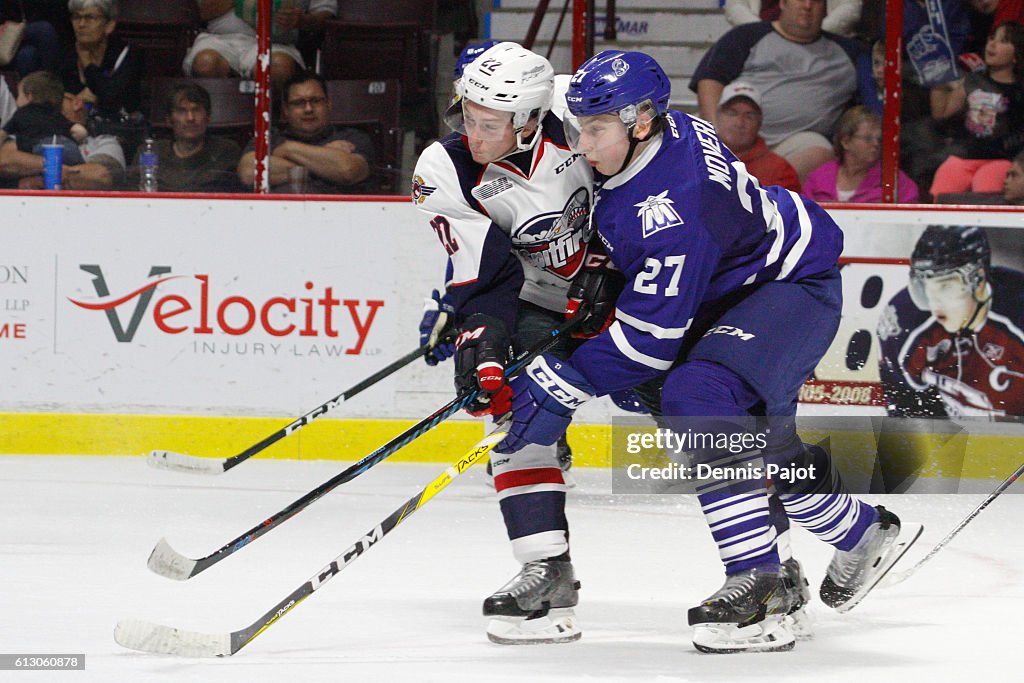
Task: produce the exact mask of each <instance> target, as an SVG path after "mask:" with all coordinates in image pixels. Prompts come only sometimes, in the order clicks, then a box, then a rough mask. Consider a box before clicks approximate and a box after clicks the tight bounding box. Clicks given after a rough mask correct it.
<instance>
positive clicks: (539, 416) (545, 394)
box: [494, 353, 595, 453]
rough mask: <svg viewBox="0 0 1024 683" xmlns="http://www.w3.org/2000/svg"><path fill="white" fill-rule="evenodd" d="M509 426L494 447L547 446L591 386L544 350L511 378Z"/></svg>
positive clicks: (590, 391)
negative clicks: (521, 371) (502, 437)
mask: <svg viewBox="0 0 1024 683" xmlns="http://www.w3.org/2000/svg"><path fill="white" fill-rule="evenodd" d="M511 386H512V426H511V427H510V428H509V430H508V436H506V437H505V440H504V441H502V442H501V443H500V444H498V446H497V448H495V449H494V450H496V451H498V452H499V453H515V452H516V451H518V450H520V449H521V448H523V446H526V445H527V444H531V443H537V444H541V445H542V446H550V445H551V444H553V443H555V442H556V441H558V438H559V437H560V436H562V434H564V433H565V430H566V428H567V427H568V426H569V423H570V422H572V415H573V413H575V412H576V409H577V408H579V407H580V406H581V405H583V404H584V403H585V402H587V401H588V400H590V399H591V398H593V396H594V391H595V390H594V387H593V386H591V384H590V382H588V381H587V380H586V379H584V378H583V375H581V374H580V373H578V372H577V371H576V370H575V369H574V368H573V367H572V366H571V365H569V364H568V363H567V362H565V361H562V360H559V359H557V358H555V357H554V356H552V355H551V354H547V353H545V354H544V355H542V356H540V357H539V358H537V359H536V360H534V361H533V362H532V363H530V364H529V365H528V366H527V367H526V371H525V372H524V373H523V374H521V375H519V376H517V377H515V378H514V379H513V380H512V382H511Z"/></svg>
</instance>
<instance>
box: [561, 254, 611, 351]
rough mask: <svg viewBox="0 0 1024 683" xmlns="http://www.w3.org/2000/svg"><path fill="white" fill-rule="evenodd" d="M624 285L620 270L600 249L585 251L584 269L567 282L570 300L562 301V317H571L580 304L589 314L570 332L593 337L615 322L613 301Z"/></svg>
mask: <svg viewBox="0 0 1024 683" xmlns="http://www.w3.org/2000/svg"><path fill="white" fill-rule="evenodd" d="M625 284H626V278H625V276H623V274H622V271H620V270H619V269H618V268H616V267H615V266H614V264H612V261H611V259H610V258H608V256H606V255H605V254H603V253H600V252H591V253H588V254H587V258H586V260H585V261H584V262H583V269H582V270H580V272H579V273H577V274H576V277H574V278H573V279H572V283H571V284H570V285H569V299H568V301H566V303H565V318H566V320H568V319H569V318H572V317H573V316H574V315H576V313H577V312H578V311H579V310H580V308H581V307H583V306H588V307H589V308H588V311H589V314H588V315H587V317H586V319H585V320H584V321H583V324H582V325H581V326H580V327H579V328H578V329H577V330H576V331H575V332H573V333H572V336H573V337H576V338H578V339H590V338H591V337H596V336H597V335H599V334H601V333H602V332H604V331H605V330H607V329H608V328H609V327H610V326H611V324H612V323H613V322H614V321H615V302H616V300H617V299H618V298H619V294H620V293H621V292H622V288H623V287H624V286H625Z"/></svg>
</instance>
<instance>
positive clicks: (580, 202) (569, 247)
mask: <svg viewBox="0 0 1024 683" xmlns="http://www.w3.org/2000/svg"><path fill="white" fill-rule="evenodd" d="M589 222H590V193H589V192H588V191H587V189H586V188H585V187H581V188H579V189H577V190H576V192H574V193H573V195H572V196H571V197H569V201H568V202H566V204H565V208H563V209H562V211H561V213H554V212H552V213H546V214H541V215H540V216H534V217H533V218H531V219H530V220H529V221H527V222H526V223H525V224H524V225H523V226H522V227H521V228H519V229H518V230H516V231H515V235H514V236H513V238H512V239H513V242H514V244H515V246H516V249H517V250H519V253H520V254H522V255H524V256H525V257H526V258H527V259H529V261H530V262H531V263H532V264H533V265H535V266H537V267H538V268H541V269H543V270H546V271H548V272H549V273H552V274H554V275H557V276H558V277H560V278H562V279H564V280H571V279H572V277H573V276H574V275H575V274H576V273H577V272H579V269H580V267H581V266H582V265H583V255H584V252H585V251H586V250H585V249H584V248H583V247H584V234H585V230H586V228H587V226H588V225H589Z"/></svg>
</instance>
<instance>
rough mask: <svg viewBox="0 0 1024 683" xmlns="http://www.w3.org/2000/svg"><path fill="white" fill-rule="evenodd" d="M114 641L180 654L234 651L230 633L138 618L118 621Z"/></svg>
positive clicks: (220, 654)
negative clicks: (167, 624) (193, 629)
mask: <svg viewBox="0 0 1024 683" xmlns="http://www.w3.org/2000/svg"><path fill="white" fill-rule="evenodd" d="M114 641H115V642H116V643H117V644H118V645H120V646H121V647H126V648H128V649H130V650H138V651H139V652H152V653H154V654H161V655H177V656H179V657H229V656H231V655H232V654H233V653H232V652H231V634H230V633H224V634H213V633H198V632H196V631H186V630H184V629H180V628H173V627H171V626H163V625H161V624H154V623H152V622H149V621H142V620H140V619H125V620H123V621H119V622H117V626H115V627H114Z"/></svg>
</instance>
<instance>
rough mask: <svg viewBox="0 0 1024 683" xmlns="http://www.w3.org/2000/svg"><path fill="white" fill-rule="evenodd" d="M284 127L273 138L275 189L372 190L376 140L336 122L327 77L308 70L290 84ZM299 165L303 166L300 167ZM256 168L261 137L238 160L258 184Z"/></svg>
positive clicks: (246, 180) (246, 179)
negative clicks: (337, 126)
mask: <svg viewBox="0 0 1024 683" xmlns="http://www.w3.org/2000/svg"><path fill="white" fill-rule="evenodd" d="M283 95H284V117H285V123H286V126H285V127H284V129H283V130H280V131H277V130H275V131H273V132H272V134H271V137H270V154H271V156H270V170H269V172H270V185H271V188H272V189H273V191H274V192H295V191H302V190H303V188H302V187H301V186H300V185H301V183H302V181H300V180H298V179H299V178H301V177H302V176H303V175H305V177H306V180H305V181H304V184H305V188H304V191H305V192H306V193H309V194H367V193H368V192H369V191H370V185H369V183H368V182H366V181H367V179H368V178H369V176H370V167H371V166H372V164H373V157H374V154H373V144H372V143H371V142H370V137H369V136H368V135H367V134H366V133H364V132H362V131H359V130H355V129H353V128H341V129H336V128H335V127H334V126H333V125H331V123H330V118H329V116H330V111H331V102H330V100H329V99H328V98H327V85H326V83H325V81H324V79H323V77H322V76H320V75H319V74H316V73H313V72H311V71H302V72H299V73H298V74H296V75H295V76H292V77H291V78H290V79H288V82H287V83H285V85H284V90H283ZM296 169H299V170H296ZM255 171H256V155H255V141H253V142H250V143H249V144H248V146H246V148H245V153H244V154H242V159H241V161H239V163H238V177H239V178H240V179H241V181H242V183H243V184H245V185H246V186H247V187H252V186H253V181H254V178H255Z"/></svg>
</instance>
